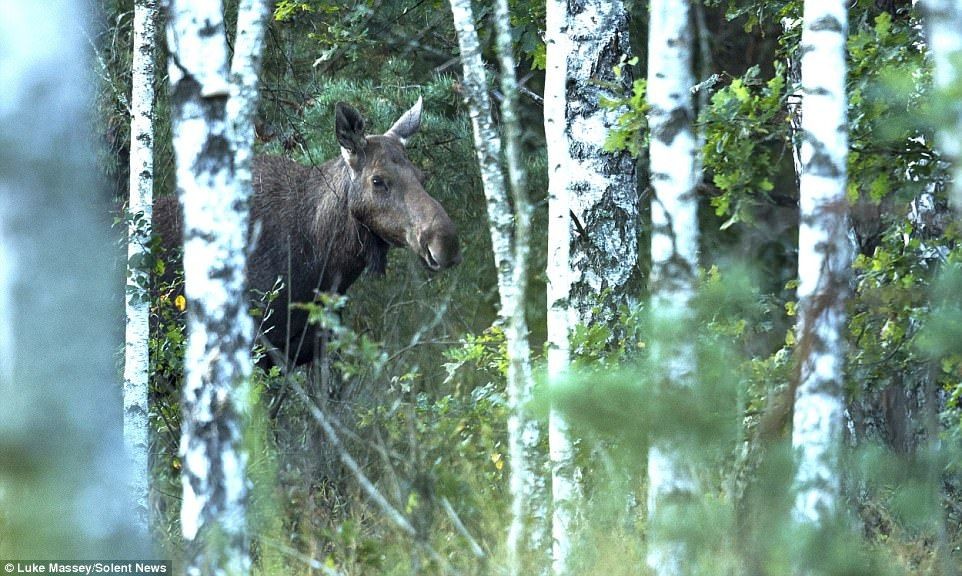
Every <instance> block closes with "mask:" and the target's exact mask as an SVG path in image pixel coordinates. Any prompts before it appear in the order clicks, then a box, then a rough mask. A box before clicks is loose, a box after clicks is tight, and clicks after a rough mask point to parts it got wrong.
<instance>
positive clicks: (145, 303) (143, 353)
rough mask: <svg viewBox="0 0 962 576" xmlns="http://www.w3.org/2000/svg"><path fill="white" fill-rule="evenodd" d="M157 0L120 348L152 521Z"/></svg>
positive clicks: (141, 54)
mask: <svg viewBox="0 0 962 576" xmlns="http://www.w3.org/2000/svg"><path fill="white" fill-rule="evenodd" d="M156 24H157V2H156V0H137V1H136V2H135V3H134V30H133V44H134V55H133V66H132V70H131V97H130V115H131V118H130V189H129V194H130V203H129V206H128V211H129V216H128V218H129V219H128V227H127V294H126V307H127V329H126V345H125V347H124V439H125V440H126V444H127V451H128V454H129V456H130V459H131V463H132V466H133V478H132V480H131V487H132V492H133V495H134V497H135V499H136V503H137V519H138V521H139V524H140V526H141V528H142V529H143V531H144V532H145V533H146V532H147V531H148V528H149V525H150V480H149V478H150V461H149V457H148V447H149V442H150V439H149V432H148V429H149V423H148V410H149V406H148V403H147V402H148V401H147V390H148V369H149V365H148V353H147V345H148V341H149V338H150V335H149V317H150V299H149V293H148V281H149V274H150V270H149V269H148V267H147V265H146V256H147V253H148V249H149V247H148V244H149V242H150V235H151V215H152V212H153V210H152V206H153V198H154V78H155V73H154V49H155V46H156Z"/></svg>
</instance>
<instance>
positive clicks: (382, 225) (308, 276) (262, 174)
mask: <svg viewBox="0 0 962 576" xmlns="http://www.w3.org/2000/svg"><path fill="white" fill-rule="evenodd" d="M415 112H416V116H413V117H412V114H413V113H415ZM337 113H338V119H337V120H338V125H337V129H338V134H337V135H338V140H339V141H340V142H341V143H342V147H344V148H345V152H344V154H343V156H342V157H340V158H335V159H333V160H330V161H328V162H326V163H325V164H323V165H321V166H319V167H308V166H302V165H300V164H298V163H296V162H294V161H292V160H289V159H287V158H283V157H279V156H260V157H257V158H255V159H254V163H253V186H254V196H253V200H252V203H251V210H250V222H251V224H250V237H251V240H252V242H253V249H252V251H251V252H250V253H249V254H248V262H247V273H248V282H249V286H250V288H251V289H253V290H256V291H260V292H266V291H268V290H270V289H271V288H272V287H273V286H274V284H275V281H276V280H277V279H278V278H280V279H282V281H283V283H284V285H285V286H286V289H285V290H284V291H283V293H282V295H281V297H280V298H278V299H277V301H275V302H274V308H273V310H272V314H271V317H270V318H269V320H268V321H267V322H266V323H265V325H264V326H263V328H264V332H265V333H266V336H267V339H268V340H269V342H270V343H271V344H272V345H273V346H275V347H276V348H277V349H278V350H279V351H280V352H281V354H285V353H286V354H287V355H288V357H289V359H290V360H291V361H294V362H296V363H302V362H307V361H310V360H311V359H312V358H313V350H314V345H313V342H314V338H313V330H311V328H310V327H309V326H307V317H306V314H305V313H304V312H303V311H300V310H296V309H292V310H291V311H290V325H289V326H288V317H287V316H288V314H287V312H288V306H289V304H290V303H292V302H310V301H312V300H314V299H315V297H316V295H317V294H318V293H319V292H333V293H344V292H345V291H347V289H348V288H349V287H350V286H351V284H353V283H354V282H355V281H356V280H357V279H358V277H359V276H360V275H361V273H362V272H363V271H364V270H365V269H367V270H369V271H371V272H373V273H378V274H383V273H384V270H385V264H386V261H387V260H386V259H387V251H388V249H389V248H390V247H391V246H407V247H408V248H409V249H411V250H412V251H413V252H415V253H416V254H418V255H419V256H420V257H421V258H422V260H423V261H424V262H425V265H426V266H428V267H429V268H431V269H433V270H440V269H442V268H447V267H449V266H453V265H455V264H457V263H458V262H459V261H460V260H461V256H460V252H459V248H458V238H457V231H456V229H455V227H454V224H453V223H452V222H451V219H450V218H449V217H448V215H447V213H446V212H445V211H444V209H443V208H442V207H441V205H440V204H439V203H438V202H437V201H436V200H435V199H434V198H432V197H431V196H429V195H428V194H427V192H425V190H424V188H423V186H422V181H423V175H422V173H421V171H420V170H418V169H417V168H416V167H415V166H414V165H413V164H412V163H411V161H410V160H409V159H408V158H407V154H406V153H405V150H404V146H403V144H402V141H403V139H406V138H407V137H409V136H411V135H413V133H414V131H416V130H417V125H418V124H419V123H420V102H419V103H418V104H417V105H416V106H415V108H412V110H411V111H409V112H408V113H407V114H405V116H403V117H402V119H401V120H399V121H398V124H395V127H394V128H392V129H391V130H389V131H388V134H387V135H385V136H364V134H363V122H362V121H361V120H360V115H358V114H357V112H356V111H354V110H353V109H352V108H350V107H347V106H345V105H341V104H339V105H338V109H337ZM412 122H414V124H413V125H412V124H411V123H412ZM345 144H347V146H345ZM352 176H353V178H352ZM154 230H155V232H156V233H157V234H159V235H160V236H161V237H162V239H163V243H164V245H165V247H166V248H168V249H170V248H174V247H176V246H178V245H179V242H180V239H181V238H182V234H183V232H182V224H181V214H180V210H179V207H178V203H177V199H176V198H174V197H163V198H159V199H158V200H157V201H156V202H155V204H154Z"/></svg>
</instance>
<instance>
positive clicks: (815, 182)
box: [792, 0, 852, 526]
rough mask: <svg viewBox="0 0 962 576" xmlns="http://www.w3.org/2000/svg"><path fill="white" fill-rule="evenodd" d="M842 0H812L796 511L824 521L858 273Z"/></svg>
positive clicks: (806, 57) (805, 53)
mask: <svg viewBox="0 0 962 576" xmlns="http://www.w3.org/2000/svg"><path fill="white" fill-rule="evenodd" d="M847 30H848V21H847V12H846V6H845V4H844V3H842V2H829V1H824V0H816V1H813V0H806V2H805V8H804V13H803V29H802V45H801V50H800V53H801V68H802V98H803V104H802V107H803V114H802V121H801V147H800V153H799V156H800V161H801V172H800V174H799V208H800V224H799V233H798V279H799V286H798V310H799V318H798V333H799V337H798V346H797V348H796V354H798V361H799V363H800V364H799V365H800V373H799V382H798V387H797V389H796V392H795V413H794V419H793V427H792V445H793V447H794V448H795V450H796V454H797V458H798V469H797V471H796V476H795V482H796V486H797V490H798V492H797V495H796V500H795V509H794V515H795V519H796V521H797V522H799V523H801V524H808V525H814V526H819V525H822V524H824V523H825V522H826V521H828V520H830V519H831V518H832V516H833V515H834V514H835V512H836V510H837V507H838V498H839V492H840V482H839V475H838V460H837V459H838V451H839V449H840V447H841V443H842V433H843V418H844V411H845V405H844V398H843V389H842V378H843V374H842V370H843V364H844V349H845V338H844V329H845V301H846V298H847V296H848V293H849V290H850V287H849V284H850V282H849V280H850V278H851V259H852V255H851V254H852V253H851V250H852V249H851V244H850V242H849V239H848V229H849V225H848V217H847V216H848V203H847V200H846V197H845V188H846V156H847V152H848V132H847V129H848V127H847V116H846V97H845V74H846V62H845V40H846V36H847Z"/></svg>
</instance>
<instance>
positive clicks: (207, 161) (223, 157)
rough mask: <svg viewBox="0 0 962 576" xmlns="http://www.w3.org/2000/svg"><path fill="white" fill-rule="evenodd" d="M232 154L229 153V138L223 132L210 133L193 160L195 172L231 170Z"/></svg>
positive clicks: (232, 166)
mask: <svg viewBox="0 0 962 576" xmlns="http://www.w3.org/2000/svg"><path fill="white" fill-rule="evenodd" d="M233 169H234V155H233V154H231V145H230V140H228V139H227V137H226V136H224V135H223V134H211V135H210V136H208V137H207V140H206V141H205V142H204V147H203V148H202V149H201V151H200V154H198V155H197V159H196V160H195V161H194V166H193V170H194V173H195V174H204V173H216V172H220V171H222V170H229V171H233Z"/></svg>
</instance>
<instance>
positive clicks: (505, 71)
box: [451, 0, 547, 575]
mask: <svg viewBox="0 0 962 576" xmlns="http://www.w3.org/2000/svg"><path fill="white" fill-rule="evenodd" d="M496 10H497V13H496V15H495V18H496V20H497V24H496V25H497V26H498V31H499V32H498V36H499V39H498V46H499V55H500V62H501V82H502V84H501V86H502V90H503V91H504V92H505V100H504V105H503V106H502V117H503V118H504V122H505V137H506V147H505V153H506V157H507V160H508V174H509V178H510V181H511V190H512V192H513V197H514V209H513V210H512V207H511V204H510V203H509V201H508V193H507V186H506V184H505V179H504V173H503V172H502V169H501V161H500V156H501V139H500V138H499V137H498V134H497V131H496V130H495V127H494V123H493V121H492V119H491V103H490V100H489V98H488V86H487V82H486V80H485V74H484V63H483V62H482V60H481V49H480V46H479V44H478V33H477V29H476V28H475V25H474V14H473V11H472V8H471V1H470V0H451V12H452V15H453V16H454V27H455V30H456V31H457V35H458V44H459V46H460V49H461V62H462V65H463V67H464V78H463V87H464V93H465V98H466V100H467V103H468V108H469V110H470V114H471V123H472V125H473V127H474V143H475V149H476V151H477V155H478V163H479V165H480V168H481V180H482V183H483V185H484V195H485V200H486V201H487V207H488V219H489V229H490V231H491V245H492V248H493V252H494V263H495V268H496V269H497V275H498V292H499V294H500V299H501V318H502V320H503V322H504V324H505V339H506V341H507V351H508V360H509V363H508V404H509V416H508V444H509V454H510V465H511V472H510V486H511V525H510V527H509V530H508V564H509V566H508V571H509V573H510V574H512V575H517V574H533V573H540V571H542V570H543V569H542V568H540V567H541V566H544V563H543V562H539V559H540V558H542V557H543V554H544V551H545V549H546V546H547V542H546V537H547V535H546V519H547V510H546V508H547V494H546V492H545V482H544V479H543V478H541V477H540V475H539V474H538V473H537V470H538V469H539V468H540V466H539V462H540V460H541V456H540V454H539V452H538V444H539V442H540V438H541V429H540V428H541V427H540V426H539V423H538V422H537V421H536V420H535V419H533V418H532V417H531V415H530V414H529V413H528V412H527V410H528V404H529V403H530V401H531V398H532V393H533V386H534V381H533V379H532V376H531V362H530V358H529V356H530V350H529V344H528V326H527V321H526V320H525V312H524V303H525V292H526V287H527V286H526V285H527V278H526V275H527V259H528V250H529V235H530V226H531V216H530V212H531V207H530V205H529V203H528V200H527V191H526V190H525V189H524V176H523V172H522V170H521V167H520V161H519V157H518V149H517V146H518V143H517V137H518V133H519V128H518V124H517V119H516V116H515V111H514V109H513V107H514V104H515V103H516V101H517V86H516V81H515V79H514V64H513V58H512V57H511V46H510V38H509V35H508V27H509V22H508V21H507V18H508V13H507V5H506V4H504V3H503V2H502V0H499V4H498V5H497V8H496ZM529 563H530V566H529ZM533 567H539V568H537V569H534V568H533ZM529 568H531V569H529Z"/></svg>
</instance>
